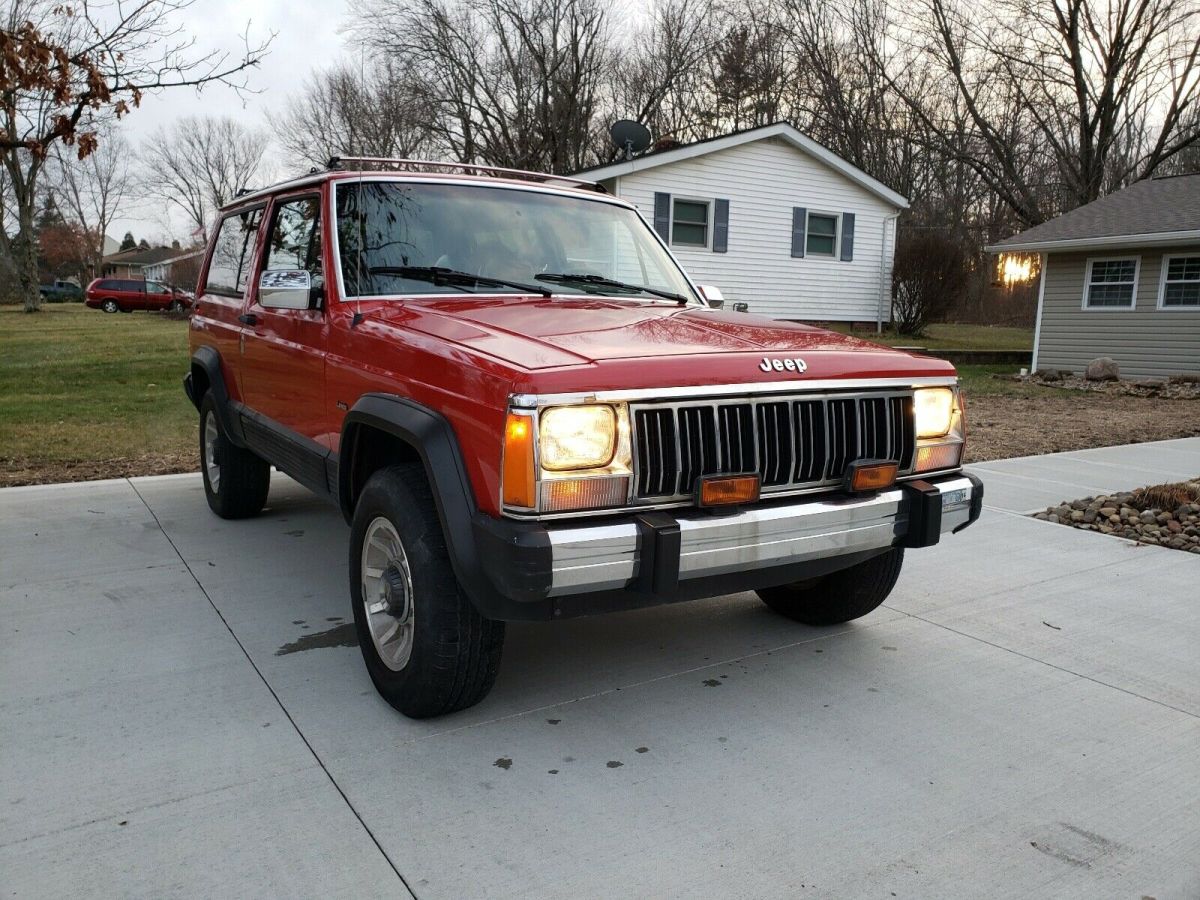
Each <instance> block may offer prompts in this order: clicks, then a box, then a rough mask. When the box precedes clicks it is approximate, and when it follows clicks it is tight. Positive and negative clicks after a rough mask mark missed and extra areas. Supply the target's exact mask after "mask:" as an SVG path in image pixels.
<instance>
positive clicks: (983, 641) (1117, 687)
mask: <svg viewBox="0 0 1200 900" xmlns="http://www.w3.org/2000/svg"><path fill="white" fill-rule="evenodd" d="M889 609H895V607H889ZM896 612H899V613H903V614H904V615H906V616H908V617H909V618H913V619H916V620H917V621H918V622H924V623H925V624H926V625H932V626H933V627H934V628H941V629H943V630H944V631H949V632H950V633H951V634H957V635H959V636H960V637H965V638H967V639H968V640H971V641H978V642H979V643H981V644H986V645H987V646H989V647H995V648H996V649H997V650H1003V651H1004V652H1005V653H1011V654H1012V655H1013V656H1019V657H1021V658H1022V659H1027V660H1029V661H1030V662H1035V663H1040V664H1041V665H1043V666H1048V667H1049V668H1051V669H1056V670H1057V671H1059V672H1062V673H1063V674H1065V675H1074V676H1075V677H1076V678H1082V679H1083V680H1084V681H1090V682H1091V683H1092V684H1097V685H1100V686H1101V687H1106V688H1109V689H1110V690H1114V691H1120V692H1121V693H1122V694H1128V695H1129V696H1130V697H1136V698H1137V699H1138V700H1145V701H1146V702H1147V703H1153V704H1154V705H1155V706H1161V707H1163V708H1164V709H1170V710H1174V711H1175V712H1177V713H1183V714H1184V715H1185V716H1188V717H1190V718H1192V719H1200V713H1194V712H1192V711H1191V710H1188V709H1183V708H1182V707H1178V706H1172V705H1171V704H1170V703H1165V702H1163V701H1162V700H1155V699H1154V698H1153V697H1147V696H1146V695H1145V694H1139V693H1138V692H1137V691H1131V690H1130V689H1129V688H1124V687H1121V686H1120V685H1118V684H1111V683H1109V682H1107V681H1101V680H1100V679H1099V678H1096V677H1094V676H1092V675H1085V674H1084V673H1082V672H1076V671H1075V670H1074V669H1068V668H1067V667H1066V666H1060V665H1057V664H1056V663H1052V662H1050V661H1049V660H1045V659H1039V658H1038V657H1036V656H1030V655H1029V654H1028V653H1022V652H1021V651H1020V650H1014V649H1013V648H1012V647H1005V646H1004V645H1003V644H997V643H996V642H995V641H989V640H988V639H987V638H982V637H979V636H978V635H975V634H968V633H967V632H965V631H959V630H958V629H957V628H951V627H950V626H949V625H943V624H942V623H941V622H935V621H933V620H932V619H926V618H925V617H924V616H918V615H915V614H914V613H906V612H904V611H903V610H900V609H897V610H896Z"/></svg>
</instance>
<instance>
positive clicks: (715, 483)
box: [700, 475, 759, 506]
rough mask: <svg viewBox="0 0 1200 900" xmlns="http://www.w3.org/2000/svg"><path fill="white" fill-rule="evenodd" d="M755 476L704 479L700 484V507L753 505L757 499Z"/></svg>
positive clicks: (757, 491)
mask: <svg viewBox="0 0 1200 900" xmlns="http://www.w3.org/2000/svg"><path fill="white" fill-rule="evenodd" d="M758 493H759V483H758V476H757V475H732V476H723V477H720V478H705V479H704V480H702V481H701V482H700V505H701V506H731V505H733V504H736V503H753V502H754V501H755V500H757V499H758Z"/></svg>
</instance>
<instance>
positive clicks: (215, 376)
mask: <svg viewBox="0 0 1200 900" xmlns="http://www.w3.org/2000/svg"><path fill="white" fill-rule="evenodd" d="M197 367H198V368H200V369H203V370H204V375H205V377H206V378H207V379H208V389H209V391H210V392H211V393H212V395H213V400H214V401H215V402H216V405H217V417H218V418H219V419H220V420H221V430H222V431H224V432H225V435H226V436H227V437H228V438H229V439H230V440H231V441H233V443H235V444H237V445H238V446H239V447H245V446H246V439H245V437H244V436H243V434H242V422H241V419H240V418H239V417H238V416H236V415H234V410H233V404H232V403H231V401H230V399H229V390H228V389H227V388H226V387H225V372H224V368H223V367H222V365H221V354H220V353H218V352H217V350H216V348H214V347H208V346H204V347H197V348H196V351H195V352H194V353H193V354H192V365H191V368H190V369H189V371H188V374H187V375H186V376H185V377H184V379H183V389H184V391H185V392H186V393H187V395H188V399H189V400H191V401H192V405H193V406H195V407H196V409H197V410H199V409H200V404H201V402H202V401H203V400H204V397H203V395H202V394H199V393H198V392H197V391H196V387H195V385H194V384H193V383H192V372H191V369H195V368H197Z"/></svg>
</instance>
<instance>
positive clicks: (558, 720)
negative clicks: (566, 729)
mask: <svg viewBox="0 0 1200 900" xmlns="http://www.w3.org/2000/svg"><path fill="white" fill-rule="evenodd" d="M561 721H562V719H547V720H546V724H547V725H557V724H558V723H559V722H561Z"/></svg>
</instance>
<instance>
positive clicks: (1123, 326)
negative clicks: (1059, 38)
mask: <svg viewBox="0 0 1200 900" xmlns="http://www.w3.org/2000/svg"><path fill="white" fill-rule="evenodd" d="M987 249H988V250H991V251H993V252H997V253H1003V252H1010V253H1011V252H1017V251H1020V252H1028V253H1039V254H1041V261H1042V266H1041V269H1042V274H1041V282H1040V285H1039V287H1038V313H1037V329H1036V331H1035V332H1034V346H1033V366H1034V368H1035V369H1039V368H1041V369H1068V370H1070V371H1073V372H1081V371H1083V370H1084V369H1085V368H1086V367H1087V364H1088V362H1089V361H1091V360H1092V359H1095V358H1096V357H1100V356H1108V357H1111V358H1112V359H1114V360H1116V362H1117V364H1118V365H1119V366H1120V368H1121V374H1122V376H1125V375H1131V376H1134V377H1164V376H1169V375H1174V374H1179V373H1183V372H1200V174H1198V175H1179V176H1174V177H1164V178H1152V179H1147V180H1145V181H1139V182H1138V183H1137V184H1134V185H1131V186H1130V187H1127V188H1125V189H1124V190H1123V191H1117V192H1116V193H1114V194H1110V195H1109V196H1107V197H1103V198H1101V199H1099V200H1096V201H1095V202H1093V203H1089V204H1087V205H1086V206H1081V207H1079V208H1078V209H1074V210H1072V211H1071V212H1069V213H1065V214H1063V215H1061V216H1059V217H1058V218H1056V219H1051V220H1050V221H1049V222H1043V223H1042V224H1041V225H1037V226H1035V227H1033V228H1030V229H1028V230H1027V231H1022V232H1021V233H1020V234H1017V235H1013V236H1012V237H1010V238H1008V239H1007V240H1003V241H1000V242H999V243H997V244H994V245H992V246H990V247H988V248H987Z"/></svg>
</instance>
